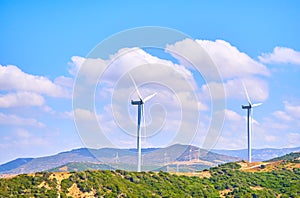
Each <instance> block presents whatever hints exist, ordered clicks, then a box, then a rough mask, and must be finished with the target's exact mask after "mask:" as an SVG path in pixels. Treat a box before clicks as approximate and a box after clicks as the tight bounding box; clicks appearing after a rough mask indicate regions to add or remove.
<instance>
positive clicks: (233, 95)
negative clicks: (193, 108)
mask: <svg viewBox="0 0 300 198" xmlns="http://www.w3.org/2000/svg"><path fill="white" fill-rule="evenodd" d="M242 82H243V83H244V84H245V86H246V89H247V92H248V94H249V97H250V100H251V102H252V103H255V102H257V101H260V102H262V101H265V100H266V99H267V98H268V97H269V89H268V85H267V82H266V81H264V80H262V79H260V78H256V77H251V78H244V79H238V78H236V79H231V80H227V81H224V83H216V82H211V83H209V84H204V85H202V88H201V90H202V94H203V95H204V96H205V97H210V91H214V92H215V93H214V94H212V95H213V96H215V97H216V98H222V97H224V95H223V94H222V91H220V89H223V88H224V89H225V93H226V98H227V99H244V100H245V101H246V100H247V98H246V92H245V89H244V87H243V84H242Z"/></svg>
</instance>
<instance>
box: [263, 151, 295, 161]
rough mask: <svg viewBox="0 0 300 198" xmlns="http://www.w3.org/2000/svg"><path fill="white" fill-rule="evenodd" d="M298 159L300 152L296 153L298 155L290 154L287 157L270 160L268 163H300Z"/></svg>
mask: <svg viewBox="0 0 300 198" xmlns="http://www.w3.org/2000/svg"><path fill="white" fill-rule="evenodd" d="M297 158H300V152H296V153H289V154H287V155H284V156H281V157H276V158H273V159H270V160H268V161H267V162H275V161H279V160H285V161H294V160H296V161H299V160H297Z"/></svg>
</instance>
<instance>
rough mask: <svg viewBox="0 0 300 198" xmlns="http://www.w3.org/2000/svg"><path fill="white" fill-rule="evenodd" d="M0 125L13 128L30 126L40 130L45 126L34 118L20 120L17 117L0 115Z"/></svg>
mask: <svg viewBox="0 0 300 198" xmlns="http://www.w3.org/2000/svg"><path fill="white" fill-rule="evenodd" d="M0 124H2V125H13V126H32V127H38V128H42V127H45V125H44V124H43V123H41V122H39V121H37V120H36V119H34V118H22V117H19V116H17V115H11V114H10V115H8V114H3V113H0Z"/></svg>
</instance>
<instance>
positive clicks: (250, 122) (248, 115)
mask: <svg viewBox="0 0 300 198" xmlns="http://www.w3.org/2000/svg"><path fill="white" fill-rule="evenodd" d="M242 84H243V87H244V90H245V93H246V96H247V100H248V105H242V109H247V131H248V162H249V163H251V162H252V159H251V156H252V154H251V149H252V148H251V124H252V111H251V110H252V108H254V107H258V106H260V105H261V104H262V103H257V104H252V103H251V101H250V98H249V95H248V91H247V89H246V87H245V85H244V83H243V82H242Z"/></svg>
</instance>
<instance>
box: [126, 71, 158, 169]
mask: <svg viewBox="0 0 300 198" xmlns="http://www.w3.org/2000/svg"><path fill="white" fill-rule="evenodd" d="M129 76H130V78H131V80H132V82H133V84H134V87H135V90H136V92H137V94H138V96H139V100H136V101H134V100H131V104H132V105H137V106H138V118H137V150H138V156H137V172H141V164H142V147H141V118H142V117H143V125H144V127H146V125H145V114H144V104H145V102H147V101H148V100H150V99H151V98H153V97H154V96H155V95H156V93H154V94H152V95H150V96H147V97H145V98H144V99H143V97H142V95H141V93H140V92H139V90H138V87H137V86H136V83H135V81H134V79H133V77H132V76H131V75H130V74H129Z"/></svg>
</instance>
